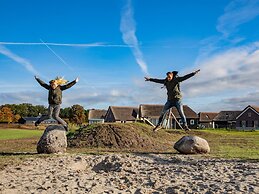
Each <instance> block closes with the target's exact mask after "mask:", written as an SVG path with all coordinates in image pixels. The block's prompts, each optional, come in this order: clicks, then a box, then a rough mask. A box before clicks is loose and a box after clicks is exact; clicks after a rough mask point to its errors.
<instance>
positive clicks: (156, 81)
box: [144, 77, 165, 84]
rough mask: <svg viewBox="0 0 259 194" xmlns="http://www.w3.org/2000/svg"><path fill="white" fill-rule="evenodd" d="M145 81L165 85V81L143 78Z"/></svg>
mask: <svg viewBox="0 0 259 194" xmlns="http://www.w3.org/2000/svg"><path fill="white" fill-rule="evenodd" d="M144 78H145V81H151V82H155V83H159V84H164V83H165V79H154V78H149V77H144Z"/></svg>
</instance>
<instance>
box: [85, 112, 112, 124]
mask: <svg viewBox="0 0 259 194" xmlns="http://www.w3.org/2000/svg"><path fill="white" fill-rule="evenodd" d="M106 113H107V110H98V109H90V110H89V114H88V121H89V124H93V123H104V119H105V115H106Z"/></svg>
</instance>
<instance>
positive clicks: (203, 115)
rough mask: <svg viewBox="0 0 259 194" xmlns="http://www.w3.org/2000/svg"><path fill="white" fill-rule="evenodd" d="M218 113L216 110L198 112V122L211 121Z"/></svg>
mask: <svg viewBox="0 0 259 194" xmlns="http://www.w3.org/2000/svg"><path fill="white" fill-rule="evenodd" d="M218 114H219V113H218V112H200V113H199V119H200V122H210V121H212V120H213V119H214V118H215V117H216V116H217V115H218Z"/></svg>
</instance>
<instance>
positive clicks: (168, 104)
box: [157, 100, 187, 126]
mask: <svg viewBox="0 0 259 194" xmlns="http://www.w3.org/2000/svg"><path fill="white" fill-rule="evenodd" d="M172 107H176V109H177V111H178V113H179V115H180V116H181V119H182V122H183V125H184V126H185V125H186V124H187V122H186V117H185V115H184V112H183V104H182V101H181V100H167V102H166V103H165V105H164V108H163V110H162V112H161V115H160V117H159V119H158V124H157V125H160V124H161V122H162V120H163V117H164V114H165V113H166V112H167V111H168V110H169V109H170V108H172Z"/></svg>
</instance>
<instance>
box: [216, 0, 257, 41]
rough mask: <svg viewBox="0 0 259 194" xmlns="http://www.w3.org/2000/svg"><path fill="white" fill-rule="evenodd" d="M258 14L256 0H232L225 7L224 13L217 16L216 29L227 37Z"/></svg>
mask: <svg viewBox="0 0 259 194" xmlns="http://www.w3.org/2000/svg"><path fill="white" fill-rule="evenodd" d="M258 15H259V1H258V0H233V1H231V2H230V3H229V4H228V5H227V7H226V8H225V13H224V14H223V15H222V16H220V17H219V19H218V24H217V30H218V31H219V32H221V33H222V34H223V36H224V37H226V38H227V37H228V36H229V35H230V34H231V33H234V32H236V31H237V30H238V26H240V25H241V24H244V23H246V22H248V21H250V20H252V19H254V18H255V17H257V16H258Z"/></svg>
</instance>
